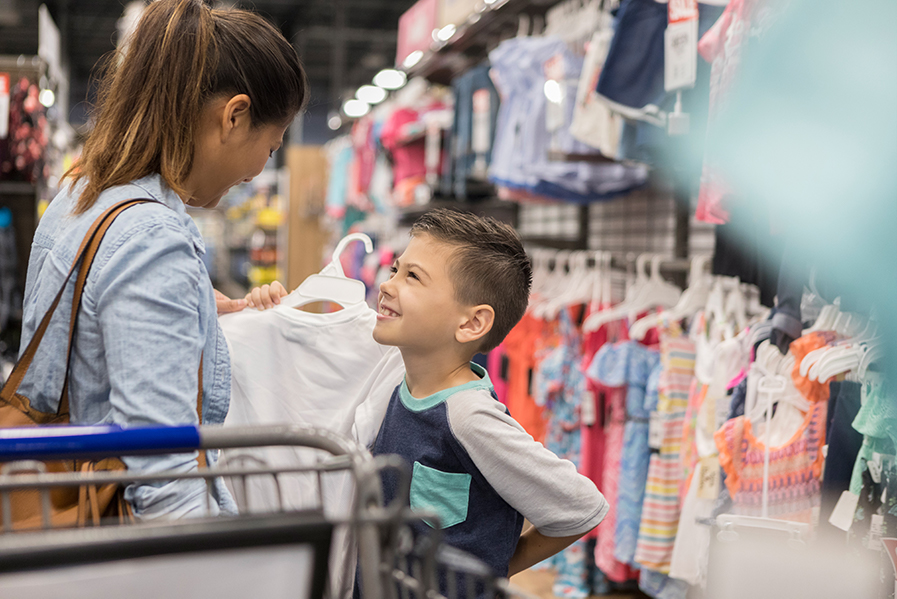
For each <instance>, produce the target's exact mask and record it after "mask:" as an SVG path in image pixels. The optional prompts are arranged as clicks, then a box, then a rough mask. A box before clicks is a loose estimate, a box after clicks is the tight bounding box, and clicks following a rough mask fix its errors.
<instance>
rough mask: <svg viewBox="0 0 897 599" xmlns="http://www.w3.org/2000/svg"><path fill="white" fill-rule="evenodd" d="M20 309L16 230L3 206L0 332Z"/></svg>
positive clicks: (0, 246)
mask: <svg viewBox="0 0 897 599" xmlns="http://www.w3.org/2000/svg"><path fill="white" fill-rule="evenodd" d="M21 309H22V295H21V292H20V291H19V261H18V256H17V252H16V230H15V228H14V227H13V221H12V211H11V210H10V209H9V208H6V207H5V206H4V207H2V208H0V332H3V331H4V330H6V326H7V324H8V323H9V320H10V318H12V317H14V316H16V315H17V312H19V311H21ZM5 378H6V377H0V379H5Z"/></svg>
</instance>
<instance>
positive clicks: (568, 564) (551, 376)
mask: <svg viewBox="0 0 897 599" xmlns="http://www.w3.org/2000/svg"><path fill="white" fill-rule="evenodd" d="M559 320H560V327H559V328H560V333H561V336H560V338H559V341H560V345H558V347H556V348H555V349H553V350H551V351H550V352H549V353H548V355H547V356H546V357H545V358H544V359H543V360H542V361H541V363H540V364H539V366H538V367H537V369H536V373H535V381H536V382H535V400H536V403H537V404H539V405H541V406H545V407H546V409H547V412H548V413H549V414H550V416H549V418H548V427H547V432H546V435H545V447H547V448H548V449H549V450H550V451H551V452H553V453H554V454H555V455H557V456H558V457H560V458H563V459H566V460H570V461H571V462H573V463H574V464H575V465H576V466H577V468H579V466H580V456H581V447H582V443H581V431H580V424H581V417H580V401H581V400H582V398H583V397H585V395H586V393H585V392H586V385H587V381H586V377H585V375H584V374H583V373H582V371H581V370H580V368H579V365H580V355H579V346H580V336H579V334H578V331H577V330H576V329H575V327H574V325H573V322H572V320H571V317H570V314H569V311H568V310H566V309H565V310H561V312H560V314H559ZM585 547H586V540H585V539H579V540H578V541H576V542H575V543H573V544H572V545H571V546H570V547H568V548H566V549H565V550H563V551H561V552H560V553H558V554H556V555H554V556H553V557H551V558H549V559H548V560H546V562H543V563H545V564H546V565H549V566H553V567H554V569H555V571H556V578H555V581H554V584H553V586H552V592H553V593H554V595H555V596H557V597H565V598H571V599H584V598H585V597H588V596H589V595H590V594H591V581H590V579H589V572H588V568H587V562H586V554H585Z"/></svg>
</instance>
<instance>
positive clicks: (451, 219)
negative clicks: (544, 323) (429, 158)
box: [411, 208, 533, 353]
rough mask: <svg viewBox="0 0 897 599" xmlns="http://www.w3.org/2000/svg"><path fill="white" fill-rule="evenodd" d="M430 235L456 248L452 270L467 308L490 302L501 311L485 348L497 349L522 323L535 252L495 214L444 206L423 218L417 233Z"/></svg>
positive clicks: (414, 227) (413, 231)
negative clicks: (530, 253) (529, 253)
mask: <svg viewBox="0 0 897 599" xmlns="http://www.w3.org/2000/svg"><path fill="white" fill-rule="evenodd" d="M418 235H430V236H431V237H432V238H433V239H435V240H436V241H440V242H442V243H446V244H448V245H451V246H454V247H455V251H454V252H453V254H452V258H451V262H450V264H449V274H450V276H451V277H452V284H453V285H454V287H455V299H456V300H457V301H458V302H460V303H461V304H463V305H465V306H479V305H481V304H486V305H489V306H491V307H492V309H493V310H495V321H494V323H493V324H492V330H491V331H489V332H488V333H487V334H486V336H485V337H483V339H482V341H481V345H480V348H479V351H480V352H483V353H485V352H488V351H491V350H493V349H495V348H496V347H497V346H498V344H499V343H501V342H502V341H503V340H504V338H505V337H506V336H507V334H508V333H509V332H510V331H511V329H513V328H514V326H515V325H516V324H517V323H518V322H520V319H521V318H523V315H524V313H525V312H526V307H527V304H528V303H529V294H530V288H531V287H532V282H533V272H532V266H531V265H530V260H529V256H527V255H526V252H525V251H524V250H523V243H521V241H520V236H518V235H517V232H516V231H515V230H514V229H513V227H511V226H510V225H507V224H505V223H502V222H500V221H498V220H496V219H494V218H492V217H481V216H476V215H474V214H470V213H466V212H456V211H454V210H446V209H444V208H438V209H436V210H432V211H430V212H427V213H426V214H424V215H423V216H421V217H420V218H419V219H418V220H417V221H416V222H415V223H414V225H412V227H411V236H412V237H415V236H418Z"/></svg>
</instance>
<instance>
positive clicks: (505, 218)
mask: <svg viewBox="0 0 897 599" xmlns="http://www.w3.org/2000/svg"><path fill="white" fill-rule="evenodd" d="M437 208H447V209H448V210H457V211H459V212H472V213H474V214H478V215H480V216H491V217H493V218H496V219H498V220H500V221H502V222H506V223H508V224H510V225H514V226H516V224H517V214H518V211H519V208H520V207H519V205H518V204H517V203H515V202H507V201H505V200H499V199H497V198H491V199H487V200H481V201H476V202H471V201H460V200H459V201H454V200H434V201H432V202H429V203H427V204H422V205H420V206H407V207H405V208H402V209H401V210H400V211H399V213H400V214H399V222H400V223H401V224H403V225H410V224H412V223H413V222H414V221H415V220H417V219H418V218H419V217H420V216H421V215H423V214H425V213H427V212H429V211H431V210H435V209H437Z"/></svg>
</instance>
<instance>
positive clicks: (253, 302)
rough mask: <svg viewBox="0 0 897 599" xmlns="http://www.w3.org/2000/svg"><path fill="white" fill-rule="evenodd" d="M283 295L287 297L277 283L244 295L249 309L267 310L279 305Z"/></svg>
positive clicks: (257, 288) (281, 286) (285, 291)
mask: <svg viewBox="0 0 897 599" xmlns="http://www.w3.org/2000/svg"><path fill="white" fill-rule="evenodd" d="M285 295H287V290H286V289H284V287H283V285H281V284H280V283H279V282H278V281H274V282H273V283H271V284H270V285H262V286H261V287H256V288H255V289H253V290H252V291H250V292H249V293H247V294H246V298H245V300H246V304H247V305H248V306H249V307H250V308H256V309H258V310H267V309H268V308H273V307H274V306H276V305H278V304H280V298H282V297H284V296H285Z"/></svg>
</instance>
